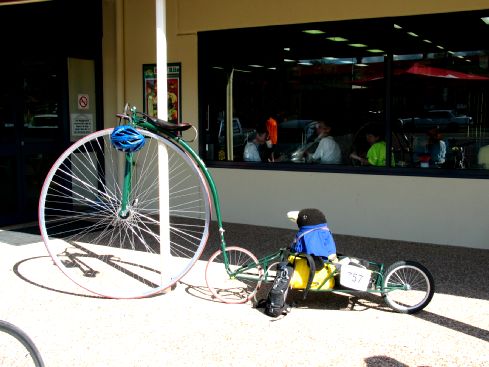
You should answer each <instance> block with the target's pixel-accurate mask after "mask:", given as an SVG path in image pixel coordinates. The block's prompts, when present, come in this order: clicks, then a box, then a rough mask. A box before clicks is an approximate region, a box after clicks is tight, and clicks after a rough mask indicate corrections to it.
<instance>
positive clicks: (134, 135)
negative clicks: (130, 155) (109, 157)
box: [110, 125, 145, 153]
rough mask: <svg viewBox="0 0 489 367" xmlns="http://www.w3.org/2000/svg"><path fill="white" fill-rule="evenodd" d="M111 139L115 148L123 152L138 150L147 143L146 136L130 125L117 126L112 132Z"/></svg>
mask: <svg viewBox="0 0 489 367" xmlns="http://www.w3.org/2000/svg"><path fill="white" fill-rule="evenodd" d="M110 141H111V143H112V145H113V146H114V148H115V149H117V150H120V151H122V152H126V153H127V152H137V151H138V150H140V149H141V148H142V147H143V146H144V143H145V140H144V136H143V135H142V134H141V133H140V132H139V131H137V130H136V129H135V128H134V127H132V126H130V125H122V126H117V127H116V128H115V129H114V131H113V132H112V134H110Z"/></svg>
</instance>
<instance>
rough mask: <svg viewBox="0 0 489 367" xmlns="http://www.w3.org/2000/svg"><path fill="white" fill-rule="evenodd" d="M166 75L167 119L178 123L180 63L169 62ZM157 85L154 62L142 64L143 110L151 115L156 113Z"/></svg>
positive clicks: (179, 113)
mask: <svg viewBox="0 0 489 367" xmlns="http://www.w3.org/2000/svg"><path fill="white" fill-rule="evenodd" d="M167 75H168V77H167V78H168V98H167V101H168V121H169V122H172V123H176V124H177V123H179V122H180V119H181V110H180V106H181V97H180V96H181V82H180V80H181V64H180V63H171V64H168V66H167ZM157 95H158V85H157V70H156V64H144V65H143V98H144V101H143V102H144V103H143V105H144V112H145V113H147V114H148V115H150V116H152V117H157V115H158V104H157Z"/></svg>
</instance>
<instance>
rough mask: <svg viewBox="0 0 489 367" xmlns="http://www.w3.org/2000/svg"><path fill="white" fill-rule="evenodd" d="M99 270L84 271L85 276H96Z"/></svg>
mask: <svg viewBox="0 0 489 367" xmlns="http://www.w3.org/2000/svg"><path fill="white" fill-rule="evenodd" d="M97 273H98V271H95V270H87V271H84V272H83V276H84V277H87V278H95V276H96V275H97Z"/></svg>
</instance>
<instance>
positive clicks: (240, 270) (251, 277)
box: [205, 246, 263, 303]
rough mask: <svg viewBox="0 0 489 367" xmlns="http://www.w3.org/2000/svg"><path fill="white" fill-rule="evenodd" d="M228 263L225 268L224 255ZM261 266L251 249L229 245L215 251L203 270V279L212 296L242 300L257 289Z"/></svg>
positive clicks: (260, 276)
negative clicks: (224, 248)
mask: <svg viewBox="0 0 489 367" xmlns="http://www.w3.org/2000/svg"><path fill="white" fill-rule="evenodd" d="M224 256H226V259H227V263H228V264H229V271H228V270H227V269H226V265H225V258H224ZM262 278H263V268H262V267H261V265H260V264H259V262H258V260H257V258H256V257H255V255H253V254H252V253H251V252H250V251H248V250H246V249H244V248H241V247H237V246H232V247H228V248H226V250H225V251H224V252H223V251H222V250H219V251H216V252H215V253H214V254H213V255H212V256H211V257H210V259H209V262H208V263H207V267H206V269H205V280H206V283H207V287H208V288H209V290H210V291H211V293H212V295H213V296H214V297H215V298H217V299H218V300H220V301H221V302H224V303H245V302H247V301H249V300H251V299H252V298H253V297H254V296H255V295H256V292H257V290H258V289H259V288H260V285H261V281H262Z"/></svg>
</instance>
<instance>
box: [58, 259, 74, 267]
mask: <svg viewBox="0 0 489 367" xmlns="http://www.w3.org/2000/svg"><path fill="white" fill-rule="evenodd" d="M61 263H62V264H63V265H64V266H65V267H67V268H75V267H76V266H77V265H76V264H75V262H74V261H70V260H61Z"/></svg>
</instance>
